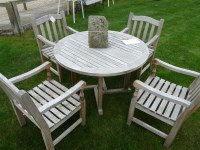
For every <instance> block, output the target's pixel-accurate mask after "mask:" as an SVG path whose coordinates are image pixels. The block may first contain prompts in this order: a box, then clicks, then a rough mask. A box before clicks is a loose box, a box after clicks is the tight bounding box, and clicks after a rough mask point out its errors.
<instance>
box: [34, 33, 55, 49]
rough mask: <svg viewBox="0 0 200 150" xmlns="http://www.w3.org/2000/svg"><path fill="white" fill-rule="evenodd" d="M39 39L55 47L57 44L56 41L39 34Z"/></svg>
mask: <svg viewBox="0 0 200 150" xmlns="http://www.w3.org/2000/svg"><path fill="white" fill-rule="evenodd" d="M37 39H39V40H40V41H42V42H44V43H45V44H46V45H48V46H53V47H54V46H55V45H56V43H54V42H51V41H49V40H47V39H46V38H44V37H43V36H42V35H37Z"/></svg>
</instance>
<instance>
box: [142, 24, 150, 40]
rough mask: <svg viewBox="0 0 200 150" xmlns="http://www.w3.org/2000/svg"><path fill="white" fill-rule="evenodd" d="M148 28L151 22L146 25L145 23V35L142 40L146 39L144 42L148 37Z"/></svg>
mask: <svg viewBox="0 0 200 150" xmlns="http://www.w3.org/2000/svg"><path fill="white" fill-rule="evenodd" d="M148 29H149V23H148V22H147V23H146V25H145V29H144V32H143V36H142V41H144V42H145V40H146V37H147V32H148Z"/></svg>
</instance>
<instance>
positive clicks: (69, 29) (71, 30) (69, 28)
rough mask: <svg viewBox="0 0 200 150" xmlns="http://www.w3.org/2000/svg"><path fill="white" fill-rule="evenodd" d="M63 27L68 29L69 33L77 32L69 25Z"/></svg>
mask: <svg viewBox="0 0 200 150" xmlns="http://www.w3.org/2000/svg"><path fill="white" fill-rule="evenodd" d="M65 28H66V30H67V31H69V32H71V33H77V32H78V31H77V30H75V29H73V28H71V27H69V26H66V27H65Z"/></svg>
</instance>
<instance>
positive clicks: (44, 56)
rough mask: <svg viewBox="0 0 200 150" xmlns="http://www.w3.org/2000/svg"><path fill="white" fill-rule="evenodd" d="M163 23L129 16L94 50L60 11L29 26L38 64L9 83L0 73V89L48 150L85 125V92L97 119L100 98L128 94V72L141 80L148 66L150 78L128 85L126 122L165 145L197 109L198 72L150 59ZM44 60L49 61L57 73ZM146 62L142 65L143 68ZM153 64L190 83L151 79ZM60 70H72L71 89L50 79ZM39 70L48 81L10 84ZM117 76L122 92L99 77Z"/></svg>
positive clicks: (199, 93) (198, 97)
mask: <svg viewBox="0 0 200 150" xmlns="http://www.w3.org/2000/svg"><path fill="white" fill-rule="evenodd" d="M113 3H114V1H113ZM163 22H164V20H163V19H161V20H155V19H153V18H150V17H146V16H135V15H134V14H133V13H130V15H129V19H128V24H127V27H126V28H125V29H124V30H122V31H121V32H117V31H108V42H109V45H108V48H101V49H99V48H89V46H88V32H87V31H84V32H78V31H76V30H74V29H72V28H71V27H69V26H68V25H67V22H66V18H65V14H64V12H61V13H60V14H50V15H47V16H44V17H42V18H39V19H37V20H34V21H33V23H32V26H33V29H34V33H35V37H36V41H37V44H38V47H39V52H40V57H41V61H42V65H40V66H39V67H37V68H35V69H33V70H31V71H29V72H27V73H24V74H22V75H19V76H16V77H13V78H11V79H7V78H6V77H5V76H3V75H2V74H0V86H1V88H2V89H3V90H4V92H5V93H6V94H7V96H8V98H9V99H10V102H11V104H12V107H13V109H14V111H15V114H16V116H17V119H18V121H19V123H20V125H21V126H23V125H24V124H25V123H26V122H25V118H24V116H26V117H27V118H28V119H30V120H31V121H32V122H33V123H34V124H35V125H36V126H37V127H38V128H39V129H40V130H41V133H42V136H43V139H44V142H45V145H46V149H49V150H52V149H54V146H55V145H56V144H57V143H58V142H59V141H61V140H62V139H63V138H64V137H65V136H66V135H68V133H70V132H71V131H72V130H73V129H74V128H75V127H76V126H78V125H79V124H82V125H85V123H86V110H85V107H86V102H85V98H84V92H83V91H84V90H85V89H90V88H93V89H94V93H95V98H96V101H97V107H98V112H99V114H100V115H102V114H103V109H102V100H103V94H106V93H117V92H127V91H129V84H130V78H131V72H133V71H137V75H138V76H137V78H138V79H140V76H141V75H142V74H143V73H144V71H145V70H146V69H147V68H148V67H149V66H150V69H151V74H150V76H149V77H148V78H147V79H146V81H145V82H142V81H140V80H136V81H134V83H133V86H134V88H135V91H134V94H133V97H132V99H131V103H130V106H129V113H128V119H127V124H128V125H130V124H131V123H132V122H134V123H137V124H139V125H141V126H142V127H144V128H146V129H148V130H150V131H152V132H153V133H155V134H157V135H159V136H161V137H162V138H164V139H166V140H165V143H164V145H165V146H166V147H169V146H170V145H171V143H172V142H173V140H174V138H175V136H176V134H177V132H178V130H179V129H180V127H181V125H182V124H183V122H184V121H185V120H186V119H187V118H188V117H189V116H190V115H191V114H192V113H193V112H195V111H196V110H197V109H198V108H199V106H200V73H198V72H195V71H191V70H187V69H182V68H179V67H176V66H173V65H170V64H168V63H165V62H163V61H161V60H159V59H155V58H154V55H155V51H156V48H157V44H158V40H159V38H160V34H161V30H162V26H163ZM69 33H70V34H69ZM123 40H125V41H126V42H127V41H128V40H131V41H129V42H131V43H126V44H124V43H123ZM46 60H48V61H51V62H53V63H54V64H55V65H56V69H55V68H53V67H52V66H51V63H50V62H48V61H46ZM145 64H147V66H146V67H143V66H144V65H145ZM157 66H162V67H164V68H166V69H169V70H172V71H175V72H178V73H181V74H185V75H189V76H192V77H194V78H195V80H194V81H193V82H192V83H191V85H190V86H189V87H183V86H181V85H177V84H175V83H172V82H170V81H167V80H165V79H162V78H161V77H158V76H156V70H157ZM61 67H63V68H65V69H67V70H70V71H71V75H72V77H71V78H72V80H73V83H74V85H73V86H72V87H71V88H67V87H65V86H64V85H62V84H61V83H59V82H57V81H55V80H53V79H52V75H51V72H53V73H55V74H56V75H58V77H59V80H60V81H61V80H62V71H61ZM43 70H46V71H47V80H45V81H43V82H42V83H40V84H39V85H38V86H35V87H34V88H32V89H31V90H28V91H24V90H20V89H18V88H17V87H16V86H15V83H17V82H20V81H23V80H25V79H28V78H30V77H32V76H34V75H36V74H38V73H40V72H42V71H43ZM76 74H83V75H87V76H94V77H98V84H97V85H87V86H86V83H85V82H84V81H79V82H78V83H76ZM117 75H125V77H124V86H123V88H120V89H107V86H106V83H105V80H104V77H108V76H117ZM77 93H79V95H78V94H77ZM135 109H138V110H140V111H143V112H144V113H147V114H149V115H151V116H152V117H155V118H157V119H159V120H161V121H163V122H165V123H167V124H169V125H171V126H172V129H171V130H170V132H169V134H166V133H164V132H162V131H160V130H158V129H156V128H154V127H152V126H151V125H149V124H147V123H145V122H143V121H141V120H140V119H138V118H136V116H135V113H134V112H135ZM77 112H80V117H79V119H78V120H77V121H75V123H73V124H72V125H71V126H70V127H69V128H68V129H67V130H65V131H64V132H63V133H62V134H61V135H60V136H58V137H57V138H56V139H55V140H53V139H52V136H51V132H53V131H54V130H55V129H57V128H58V127H59V126H60V125H62V124H63V123H64V122H66V121H67V120H68V119H69V118H70V117H71V116H73V115H74V114H76V113H77Z"/></svg>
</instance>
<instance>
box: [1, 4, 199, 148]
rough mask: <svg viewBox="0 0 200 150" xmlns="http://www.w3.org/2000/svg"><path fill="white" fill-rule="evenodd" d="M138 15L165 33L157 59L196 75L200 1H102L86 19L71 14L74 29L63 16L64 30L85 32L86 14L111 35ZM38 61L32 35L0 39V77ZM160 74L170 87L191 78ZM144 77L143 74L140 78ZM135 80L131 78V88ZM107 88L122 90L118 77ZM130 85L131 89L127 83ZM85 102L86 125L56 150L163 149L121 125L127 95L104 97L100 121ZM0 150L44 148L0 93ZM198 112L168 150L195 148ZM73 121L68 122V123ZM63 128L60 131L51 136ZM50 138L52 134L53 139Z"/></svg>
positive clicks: (142, 132)
mask: <svg viewBox="0 0 200 150" xmlns="http://www.w3.org/2000/svg"><path fill="white" fill-rule="evenodd" d="M130 11H132V12H134V13H135V14H137V15H145V16H150V17H153V18H156V19H160V18H163V19H165V23H164V28H163V31H162V35H161V38H160V41H159V44H158V49H157V50H158V51H157V53H156V57H158V58H160V59H162V60H164V61H166V62H169V63H171V64H174V65H177V66H181V67H184V68H190V69H192V70H196V71H199V72H200V68H199V62H200V61H199V60H200V42H199V41H200V32H199V26H200V15H199V14H200V2H199V0H184V1H183V0H174V1H171V0H115V5H112V3H110V7H109V8H108V7H107V0H105V4H104V5H95V6H88V7H87V8H85V13H86V18H85V19H82V14H81V12H78V13H77V14H76V24H73V21H72V15H70V16H67V21H68V25H69V26H71V27H73V28H75V29H77V30H79V31H84V30H87V22H88V20H87V19H88V16H89V15H103V16H105V17H106V18H107V20H108V22H109V29H110V30H117V31H120V30H122V29H123V28H124V27H125V26H126V24H127V19H128V15H129V12H130ZM40 63H41V62H40V56H39V52H38V48H37V44H36V41H35V37H34V35H33V31H32V30H30V31H27V32H25V33H24V34H23V35H22V36H14V37H5V36H2V37H0V72H1V73H2V74H4V75H5V76H7V77H9V78H10V77H13V76H15V75H18V74H21V73H23V72H26V71H28V70H31V69H32V68H34V67H36V66H38V65H39V64H40ZM158 70H160V71H159V75H160V76H162V77H163V78H167V79H168V80H171V81H173V82H177V83H179V84H181V85H184V86H187V85H188V84H189V83H190V82H191V81H192V78H189V77H186V76H182V75H179V74H174V73H172V72H169V71H166V70H164V69H161V68H159V69H158ZM147 74H148V73H146V74H144V76H143V78H145V76H147ZM69 75H70V74H69V72H68V71H66V70H65V71H64V77H65V80H64V82H63V84H65V85H66V84H67V83H69V82H70V76H69ZM44 76H45V74H42V75H41V76H37V77H35V78H33V79H31V80H30V81H29V80H28V81H25V82H23V83H20V84H17V86H18V87H20V88H24V89H29V88H31V87H33V86H34V85H36V84H37V83H39V81H41V80H42V79H44ZM78 79H83V80H85V81H86V82H87V83H88V84H94V83H97V79H96V78H91V77H87V76H81V75H79V76H78ZM134 80H135V75H134V73H133V75H132V79H131V83H132V81H134ZM106 81H107V83H108V86H109V87H119V86H122V83H123V77H122V76H120V77H113V78H111V77H110V78H106ZM131 85H132V84H131ZM85 95H86V101H87V124H86V126H85V127H82V126H79V127H78V128H77V129H76V130H74V131H73V132H72V133H70V134H69V135H68V136H67V137H66V138H65V139H63V140H62V141H61V142H60V143H59V144H58V145H57V146H56V149H87V150H88V149H99V150H100V149H102V150H105V149H126V150H127V149H130V150H132V149H165V148H164V147H163V141H164V140H163V139H162V138H160V137H158V136H156V135H154V134H153V133H151V132H149V131H147V130H146V129H144V128H142V127H140V126H138V125H136V124H132V125H131V126H127V125H126V119H127V113H128V109H129V103H130V99H131V96H132V93H129V94H112V95H105V96H104V98H103V109H104V115H103V116H99V115H98V113H97V107H96V102H95V97H94V93H93V91H92V90H91V91H85ZM0 102H1V104H0V149H2V150H4V149H20V150H27V149H33V150H34V149H37V150H40V149H41V150H42V149H45V146H44V142H43V139H42V136H41V133H40V130H38V129H37V127H36V126H35V125H34V124H33V123H31V122H30V121H27V125H26V126H25V127H22V128H21V127H20V126H19V123H18V121H17V118H16V116H15V114H14V111H13V110H12V106H11V104H10V102H9V99H8V98H7V97H6V95H5V94H4V93H3V91H2V90H0ZM136 115H137V116H139V117H140V118H142V119H145V120H147V121H148V122H149V123H151V124H153V125H155V126H156V127H158V128H161V129H163V130H164V131H169V126H166V125H164V124H163V123H161V122H159V121H157V120H155V119H153V118H152V117H149V116H147V115H144V114H143V113H141V112H138V111H137V112H136ZM199 118H200V111H197V112H196V113H194V114H193V115H192V117H190V118H189V119H188V120H187V121H186V122H185V123H184V125H183V126H182V128H181V130H180V131H179V133H178V135H177V137H176V139H175V141H174V142H173V144H172V146H171V147H170V149H175V150H176V149H177V150H179V149H181V150H187V149H194V150H195V149H200V142H199V139H200V134H199V133H200V121H199ZM73 119H74V118H72V120H73ZM67 125H68V124H67ZM64 129H65V126H62V127H61V128H60V129H58V131H55V135H57V133H60V132H61V131H63V130H64ZM53 135H54V134H53Z"/></svg>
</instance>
